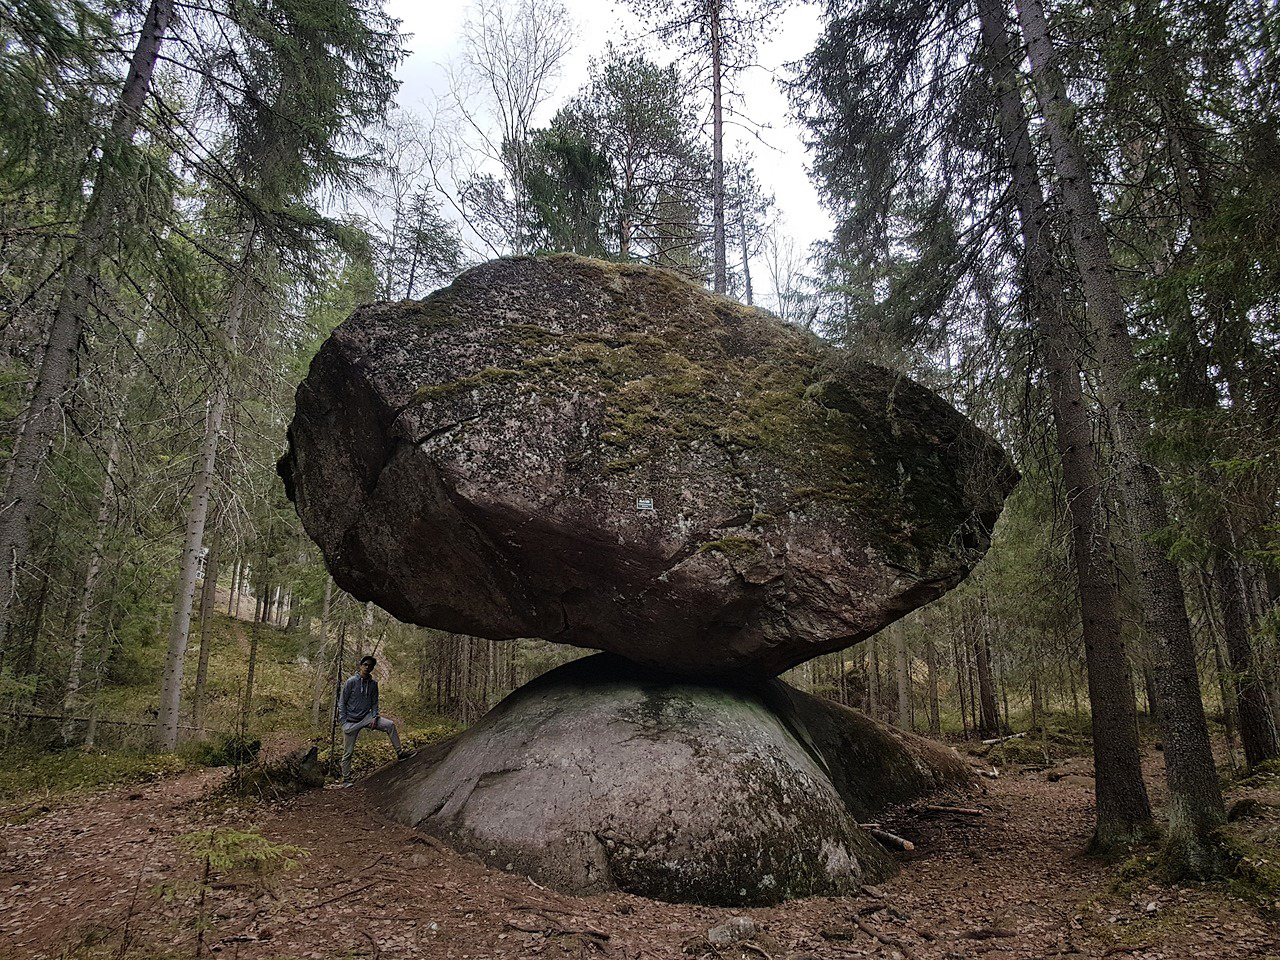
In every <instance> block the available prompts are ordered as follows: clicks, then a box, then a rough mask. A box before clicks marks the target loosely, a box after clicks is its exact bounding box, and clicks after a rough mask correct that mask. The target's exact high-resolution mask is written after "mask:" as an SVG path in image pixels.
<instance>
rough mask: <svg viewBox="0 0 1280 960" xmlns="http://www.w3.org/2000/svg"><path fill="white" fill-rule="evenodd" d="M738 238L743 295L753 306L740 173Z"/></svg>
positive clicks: (744, 197)
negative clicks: (740, 249) (740, 243)
mask: <svg viewBox="0 0 1280 960" xmlns="http://www.w3.org/2000/svg"><path fill="white" fill-rule="evenodd" d="M738 238H739V239H740V240H741V241H742V285H743V293H744V295H745V298H746V303H747V306H751V305H752V297H751V257H750V256H749V254H748V253H747V197H746V193H745V189H744V185H743V178H742V173H741V172H739V173H738Z"/></svg>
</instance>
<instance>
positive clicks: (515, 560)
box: [280, 256, 1017, 677]
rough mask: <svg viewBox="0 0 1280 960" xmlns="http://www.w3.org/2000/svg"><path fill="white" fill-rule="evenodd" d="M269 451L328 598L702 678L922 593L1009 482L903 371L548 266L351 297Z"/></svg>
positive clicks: (982, 536) (880, 620) (706, 303)
mask: <svg viewBox="0 0 1280 960" xmlns="http://www.w3.org/2000/svg"><path fill="white" fill-rule="evenodd" d="M289 441H290V442H289V450H288V453H287V454H286V455H285V457H284V458H283V459H282V460H281V463H280V471H281V474H282V476H283V477H284V479H285V484H286V488H287V489H288V491H289V493H290V495H291V496H292V497H293V499H294V500H295V502H296V504H297V508H298V513H299V515H300V516H301V517H302V521H303V524H304V525H305V527H306V529H307V532H308V533H309V534H310V535H311V536H312V538H313V539H315V540H316V542H317V543H318V544H319V545H320V547H321V548H322V550H323V551H324V555H325V559H326V561H327V563H328V565H329V569H330V570H331V572H332V573H333V576H334V579H335V580H336V581H337V582H338V584H339V585H341V586H342V587H343V588H344V589H346V590H348V591H349V592H351V593H353V594H354V595H355V596H357V597H359V598H361V599H369V600H373V601H374V602H376V603H378V604H379V605H380V606H382V607H383V608H385V609H386V610H388V611H389V612H391V613H392V614H394V615H395V616H397V617H399V618H400V619H402V620H406V621H411V622H414V623H419V624H423V625H426V626H434V627H439V628H442V629H446V630H451V631H455V632H459V633H466V634H471V635H473V636H480V637H488V638H491V639H508V638H513V637H545V638H547V639H550V640H556V641H559V642H562V643H569V644H575V645H577V646H582V647H589V648H596V649H601V650H608V651H612V652H615V653H618V654H620V655H622V656H624V657H627V658H629V659H630V660H633V661H635V662H638V663H642V664H650V665H653V666H657V667H660V668H664V669H667V670H671V671H676V672H681V673H684V674H690V675H704V676H710V677H725V676H773V675H776V674H777V673H780V672H781V671H783V670H785V669H787V668H788V667H791V666H793V665H795V664H798V663H801V662H803V661H805V660H808V659H810V658H812V657H814V656H817V655H818V654H821V653H825V652H828V651H832V650H837V649H840V648H843V647H846V646H849V645H851V644H853V643H856V642H857V641H859V640H862V639H864V638H866V637H868V636H870V635H872V634H874V633H876V632H877V631H878V630H880V629H881V628H882V627H884V626H885V625H886V624H888V623H891V622H892V621H894V620H896V619H898V618H899V617H901V616H902V615H903V614H905V613H907V612H909V611H910V610H912V609H914V608H915V607H918V606H920V605H921V604H924V603H927V602H928V601H930V600H932V599H934V598H936V597H938V596H940V595H941V594H943V593H944V592H946V591H947V590H948V589H950V588H951V587H952V586H954V585H955V584H956V583H958V582H959V581H960V580H961V579H963V578H964V577H965V575H966V574H967V573H968V572H969V570H970V569H971V568H972V567H973V565H974V564H975V563H976V562H977V561H978V559H979V558H980V557H981V556H982V554H983V552H984V551H985V550H986V548H987V546H988V545H989V542H990V531H991V528H992V525H993V524H994V522H995V520H996V517H997V516H998V515H999V513H1000V509H1001V507H1002V504H1003V501H1004V497H1005V496H1006V495H1007V494H1008V492H1009V491H1010V489H1011V488H1012V486H1013V484H1014V483H1015V482H1016V479H1017V474H1016V471H1015V470H1014V469H1013V467H1012V465H1011V463H1010V461H1009V459H1008V457H1007V456H1006V455H1005V453H1004V452H1003V451H1002V450H1001V449H1000V448H999V447H998V446H997V445H996V444H995V443H994V442H993V441H992V440H991V439H990V438H988V437H987V436H986V435H984V434H983V433H982V432H981V431H980V430H978V429H977V428H976V427H975V426H974V425H973V424H972V423H970V422H969V421H968V420H967V419H965V418H964V417H963V416H961V415H960V414H959V413H957V412H956V411H955V410H954V409H953V408H952V407H950V406H949V405H948V404H946V403H945V402H944V401H942V400H941V399H939V398H938V397H937V396H936V395H934V394H933V393H931V392H930V391H928V390H926V389H925V388H924V387H921V386H919V385H918V384H916V383H914V382H912V381H911V380H909V379H907V378H905V377H903V376H901V375H898V374H894V373H891V372H889V371H888V370H884V369H882V368H880V367H876V366H872V365H869V364H865V363H860V362H856V361H854V360H852V359H851V358H849V357H848V356H847V355H846V354H844V353H842V352H840V351H837V350H836V349H834V348H832V347H830V346H829V345H827V344H825V343H823V342H822V341H821V340H819V339H818V338H817V337H816V336H813V335H812V334H810V333H807V332H805V331H804V330H801V329H799V328H796V327H793V326H788V325H786V324H783V323H782V322H780V321H779V320H777V319H776V318H774V317H772V316H770V315H769V314H766V313H764V312H762V311H759V310H754V309H751V308H747V307H743V306H741V305H739V304H736V303H733V302H731V301H729V300H726V299H724V298H723V297H717V296H713V295H712V294H709V293H707V292H706V291H704V290H702V289H701V288H699V287H696V286H694V285H692V284H690V283H688V282H686V281H685V280H683V279H681V278H679V277H677V276H675V275H674V274H671V273H669V272H666V271H663V270H658V269H654V268H649V267H643V266H637V265H631V264H627V265H619V264H611V263H604V262H600V261H594V260H588V259H584V258H580V257H572V256H555V257H546V258H512V259H504V260H497V261H493V262H491V263H487V264H484V265H482V266H480V267H476V268H474V269H473V270H470V271H468V272H467V273H465V274H463V275H462V276H460V277H459V278H458V279H457V280H456V281H455V282H454V283H453V284H452V285H451V286H449V287H447V288H445V289H442V290H439V291H437V292H436V293H434V294H432V295H431V296H430V297H428V298H427V299H426V300H423V301H411V302H404V303H396V304H377V305H373V306H368V307H364V308H362V309H360V310H359V311H357V312H356V314H355V315H354V316H352V317H351V318H350V319H349V320H347V321H346V322H345V323H343V324H342V325H341V326H340V327H339V328H338V329H337V330H336V331H335V332H334V334H333V335H332V336H331V337H330V338H329V340H328V341H327V342H326V344H325V345H324V347H323V348H322V349H321V351H320V353H319V354H318V355H317V357H316V358H315V360H314V362H313V363H312V366H311V371H310V373H309V375H308V376H307V378H306V380H305V381H304V382H303V383H302V385H301V386H300V387H299V389H298V396H297V413H296V416H295V419H294V421H293V424H292V426H291V428H290V431H289Z"/></svg>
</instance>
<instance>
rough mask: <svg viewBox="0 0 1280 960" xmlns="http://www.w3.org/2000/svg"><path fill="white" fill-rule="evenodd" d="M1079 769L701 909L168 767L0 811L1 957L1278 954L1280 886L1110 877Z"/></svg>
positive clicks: (359, 797)
mask: <svg viewBox="0 0 1280 960" xmlns="http://www.w3.org/2000/svg"><path fill="white" fill-rule="evenodd" d="M1154 762H1156V763H1158V755H1156V759H1155V760H1154ZM1152 773H1153V777H1152V780H1151V782H1155V781H1156V780H1157V775H1158V769H1153V770H1152ZM1088 774H1089V765H1088V763H1087V762H1085V761H1082V760H1072V761H1067V762H1066V763H1063V764H1059V765H1057V766H1055V767H1054V768H1052V769H1051V770H1047V771H1025V772H1021V773H1011V774H1006V775H1004V776H1001V777H1000V778H999V779H996V780H993V781H984V782H983V783H982V784H981V785H980V786H979V787H978V788H977V789H976V790H975V792H974V793H973V795H972V796H971V797H969V798H968V799H967V800H966V801H965V802H966V803H969V804H971V805H972V806H973V807H976V808H979V809H981V810H982V813H981V815H976V816H975V815H967V814H955V813H943V814H939V813H936V812H935V813H930V812H929V811H926V810H923V809H922V808H917V809H915V810H904V811H900V812H899V813H898V814H897V815H896V816H894V817H891V818H888V819H887V820H886V821H885V825H886V826H887V827H889V828H890V829H892V830H894V831H895V832H897V833H900V834H902V835H903V836H906V837H908V838H910V839H911V840H913V841H914V842H915V844H916V849H915V851H914V852H913V853H909V854H902V855H901V861H902V869H901V870H900V871H899V873H898V874H897V875H896V876H895V877H893V878H891V879H890V880H887V881H885V882H884V883H882V884H880V885H879V887H877V888H871V887H868V888H864V892H863V894H862V895H860V896H856V897H845V898H838V899H822V898H819V899H810V900H801V901H795V902H791V903H787V904H784V905H782V906H778V907H772V908H762V909H720V908H709V907H701V906H675V905H670V904H664V903H657V902H654V901H651V900H645V899H642V898H639V897H634V896H628V895H624V894H617V893H614V894H606V895H600V896H594V897H571V896H565V895H561V894H558V893H555V892H553V891H551V890H547V889H544V888H542V887H540V886H539V885H537V884H535V883H533V882H532V881H530V880H529V879H528V878H525V877H521V876H513V875H509V874H504V873H501V872H499V871H496V870H492V869H488V868H486V867H483V866H481V865H480V864H478V863H476V862H474V861H472V860H470V859H468V858H466V857H463V856H460V855H458V854H456V853H453V852H452V851H449V850H447V849H445V848H444V847H442V846H441V845H440V844H438V843H437V842H436V841H435V840H433V839H430V838H427V837H424V836H421V835H418V834H416V833H414V832H413V831H412V830H409V829H406V828H404V827H401V826H398V825H396V824H392V823H389V822H387V821H385V820H383V819H381V818H379V817H378V816H376V815H374V814H373V813H371V812H370V811H369V809H368V804H367V802H366V800H367V797H366V795H365V792H364V790H363V789H361V788H359V787H357V788H356V789H353V790H314V791H311V792H309V793H304V794H301V795H299V796H296V797H294V798H292V799H289V800H284V801H278V802H274V803H248V802H244V801H241V802H239V803H237V802H234V801H229V800H227V799H226V798H225V797H223V798H221V799H211V794H212V793H213V791H214V790H215V789H216V788H217V786H218V785H219V783H221V782H222V781H223V780H225V778H226V777H227V776H228V771H226V770H200V771H194V772H187V773H182V774H180V775H177V776H173V777H168V778H165V779H161V780H159V781H156V782H153V783H150V784H146V785H142V786H133V787H125V788H114V789H110V790H107V791H103V792H99V793H96V794H94V795H92V796H89V797H86V798H82V799H80V800H78V801H75V802H72V803H68V804H66V805H63V806H55V807H54V808H53V809H50V810H48V811H46V812H39V813H38V815H36V816H34V817H31V818H29V819H25V822H13V823H12V825H9V826H6V827H5V828H4V830H3V833H0V958H4V960H26V958H46V957H47V958H66V960H71V958H75V960H88V958H95V960H96V958H99V957H101V958H106V957H113V958H118V960H153V958H156V960H158V958H169V957H193V956H217V957H225V958H231V957H236V958H243V960H267V958H284V957H291V958H294V957H296V958H306V960H313V958H314V960H331V958H332V960H337V958H344V960H351V958H356V957H368V958H375V960H379V958H384V960H397V958H401V957H410V956H421V957H431V958H441V960H446V958H448V960H499V958H520V957H547V958H561V957H565V958H569V957H572V958H589V957H597V956H604V957H613V958H619V960H641V958H646V960H647V958H654V960H657V958H678V957H699V956H701V957H720V958H732V960H738V958H748V957H749V958H753V960H783V958H788V960H815V958H823V960H826V958H832V960H835V958H849V957H876V958H906V960H943V958H946V960H962V958H969V957H975V958H976V957H981V958H986V960H1015V958H1017V960H1031V958H1048V957H1067V958H1081V960H1083V958H1086V957H1089V958H1102V957H1120V958H1132V960H1235V958H1246V957H1247V958H1259V957H1261V958H1273V960H1276V958H1280V923H1277V920H1276V917H1277V916H1278V915H1280V902H1272V903H1262V902H1260V901H1259V900H1258V899H1257V897H1256V895H1255V896H1253V897H1252V899H1249V898H1247V897H1244V896H1241V895H1238V894H1232V893H1228V892H1226V891H1225V890H1224V889H1223V888H1221V887H1205V886H1198V885H1190V886H1187V885H1180V886H1168V885H1163V884H1160V883H1157V882H1154V881H1151V880H1149V879H1147V878H1145V877H1140V878H1138V879H1129V880H1128V881H1124V882H1119V881H1118V880H1117V878H1118V877H1120V876H1121V875H1122V873H1123V871H1122V870H1121V869H1120V867H1118V866H1117V865H1115V864H1110V865H1108V864H1104V863H1101V862H1099V861H1097V860H1093V859H1089V858H1086V857H1084V856H1083V855H1082V853H1081V850H1082V848H1083V847H1084V845H1085V842H1086V841H1087V839H1088V837H1089V830H1090V823H1091V816H1092V792H1093V788H1092V780H1091V778H1090V777H1089V775H1088ZM1244 796H1249V797H1251V798H1252V799H1253V800H1256V801H1258V803H1259V809H1258V810H1257V811H1255V815H1254V816H1255V819H1254V822H1253V823H1254V825H1253V826H1252V827H1251V828H1250V830H1251V832H1252V834H1253V836H1254V838H1255V839H1261V840H1263V841H1264V842H1265V843H1266V844H1267V846H1268V847H1269V849H1270V850H1271V851H1272V852H1273V853H1274V854H1275V861H1280V848H1277V845H1276V843H1275V838H1276V837H1277V836H1278V835H1280V778H1270V779H1269V780H1267V779H1263V781H1262V783H1261V784H1260V785H1255V786H1253V787H1250V788H1244V787H1239V788H1235V789H1234V790H1233V791H1232V795H1231V800H1232V801H1238V800H1240V799H1241V798H1242V797H1244ZM4 813H5V812H4V811H0V815H2V814H4ZM14 819H15V818H12V817H10V820H11V821H12V820H14ZM16 819H17V820H22V819H23V818H21V817H20V818H16ZM215 826H217V827H220V828H227V827H235V828H237V829H240V830H249V829H250V827H251V826H252V827H256V828H257V830H258V831H260V834H261V836H262V837H264V838H266V839H267V840H268V841H270V842H271V844H274V845H291V846H294V847H299V848H302V849H304V850H306V851H307V852H308V853H307V855H305V856H302V855H298V854H295V859H296V865H295V866H294V867H293V868H292V869H285V868H284V867H283V866H281V865H280V864H276V865H275V866H271V865H270V864H267V865H265V866H264V867H263V868H261V869H260V870H258V871H257V872H256V873H252V872H245V871H239V872H237V871H234V870H230V869H227V870H221V869H219V868H217V867H216V866H215V869H213V870H212V871H211V872H210V873H209V874H206V873H205V872H204V870H203V861H202V859H201V858H200V857H199V856H198V855H195V854H193V853H192V852H191V851H190V849H189V847H187V846H185V845H184V844H183V842H182V841H181V840H180V838H181V837H182V836H183V835H188V834H191V833H193V832H196V831H201V830H207V829H209V828H210V827H215ZM232 846H233V847H234V844H233V845H232ZM250 849H251V843H250V842H244V843H242V850H241V852H242V853H243V852H244V851H245V850H250ZM1263 849H1266V847H1264V848H1263ZM232 853H234V850H232ZM1268 856H1269V855H1268ZM734 917H745V918H747V919H748V920H749V921H750V928H751V929H750V930H749V933H750V936H749V938H747V939H743V940H739V941H738V942H735V943H732V944H729V945H720V946H718V947H713V946H712V945H711V943H710V942H709V941H708V936H707V935H708V932H709V931H710V930H711V929H712V928H715V927H717V926H719V925H722V924H725V923H726V922H727V921H728V920H729V919H730V918H734ZM197 940H199V941H200V942H199V943H197Z"/></svg>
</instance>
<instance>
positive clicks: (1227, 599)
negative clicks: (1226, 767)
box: [1210, 517, 1280, 770]
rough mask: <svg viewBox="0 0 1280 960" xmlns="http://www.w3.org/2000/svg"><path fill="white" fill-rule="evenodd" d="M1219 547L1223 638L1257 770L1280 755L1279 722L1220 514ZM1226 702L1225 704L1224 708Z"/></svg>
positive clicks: (1247, 748) (1250, 759)
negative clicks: (1258, 659)
mask: <svg viewBox="0 0 1280 960" xmlns="http://www.w3.org/2000/svg"><path fill="white" fill-rule="evenodd" d="M1210 535H1211V537H1212V539H1213V541H1214V545H1215V546H1216V548H1217V558H1216V559H1215V561H1214V571H1213V581H1214V587H1215V592H1216V593H1217V599H1218V609H1219V610H1220V611H1221V612H1222V638H1223V640H1225V641H1226V647H1227V659H1228V660H1229V662H1230V664H1231V674H1232V686H1233V687H1234V689H1235V701H1236V715H1237V716H1238V717H1239V718H1240V742H1241V745H1242V746H1243V747H1244V762H1245V767H1246V769H1250V770H1251V769H1253V768H1254V767H1255V766H1257V765H1258V764H1259V763H1262V762H1264V761H1266V760H1274V759H1275V758H1276V757H1277V756H1278V755H1280V746H1278V745H1277V742H1276V722H1275V717H1274V716H1273V715H1272V713H1271V701H1270V699H1269V698H1268V696H1267V688H1266V685H1265V683H1264V682H1263V679H1262V676H1261V673H1260V671H1259V669H1258V664H1257V662H1256V660H1255V658H1254V655H1253V645H1252V644H1251V643H1250V641H1249V623H1248V616H1249V614H1248V610H1247V609H1246V607H1245V599H1244V590H1243V587H1242V585H1241V582H1240V565H1239V564H1238V563H1237V562H1236V558H1235V554H1234V546H1233V544H1232V542H1231V531H1230V529H1226V522H1225V519H1224V518H1222V517H1219V519H1218V522H1217V524H1216V525H1215V529H1214V530H1213V531H1212V532H1211V534H1210ZM1225 706H1226V705H1225V704H1224V707H1225Z"/></svg>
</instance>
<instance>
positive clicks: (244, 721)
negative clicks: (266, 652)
mask: <svg viewBox="0 0 1280 960" xmlns="http://www.w3.org/2000/svg"><path fill="white" fill-rule="evenodd" d="M261 635H262V624H260V623H258V622H257V621H256V620H255V621H254V623H253V625H252V626H250V627H249V668H248V670H246V671H245V677H244V701H243V702H242V703H241V706H240V729H241V731H246V730H248V729H249V719H250V717H252V716H253V681H254V677H255V676H256V674H257V672H258V638H259V637H260V636H261Z"/></svg>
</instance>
